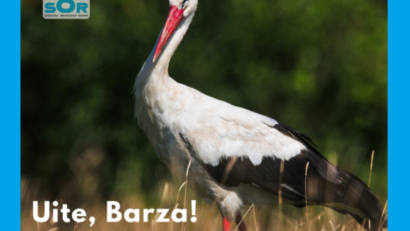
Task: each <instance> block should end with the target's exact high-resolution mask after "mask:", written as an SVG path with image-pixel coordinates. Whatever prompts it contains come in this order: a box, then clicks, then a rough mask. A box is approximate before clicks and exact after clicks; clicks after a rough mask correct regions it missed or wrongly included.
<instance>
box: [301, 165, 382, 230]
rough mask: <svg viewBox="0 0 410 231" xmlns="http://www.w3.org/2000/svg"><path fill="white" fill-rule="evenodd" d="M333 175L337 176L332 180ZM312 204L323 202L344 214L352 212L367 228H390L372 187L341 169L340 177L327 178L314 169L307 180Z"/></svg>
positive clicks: (338, 174)
mask: <svg viewBox="0 0 410 231" xmlns="http://www.w3.org/2000/svg"><path fill="white" fill-rule="evenodd" d="M329 178H333V179H337V180H333V182H332V181H329ZM306 191H307V192H306V195H307V199H308V203H309V204H320V205H323V206H326V207H329V208H332V209H334V210H335V211H337V212H339V213H342V214H350V215H351V216H352V217H354V218H355V219H356V220H357V221H358V222H359V223H360V224H364V228H366V229H367V230H371V231H380V230H382V229H383V228H385V227H387V217H386V216H385V215H384V214H383V207H382V206H381V204H380V202H379V200H378V199H377V197H376V196H375V195H374V193H373V192H372V191H371V190H370V188H369V187H368V186H367V185H366V184H365V183H364V182H363V181H362V180H360V179H359V178H357V177H356V176H354V175H353V174H350V173H348V172H346V171H343V170H341V169H338V168H337V176H327V177H323V176H322V175H321V174H319V173H318V171H316V169H315V168H311V169H310V170H309V171H308V174H307V179H306Z"/></svg>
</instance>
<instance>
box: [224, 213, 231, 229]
mask: <svg viewBox="0 0 410 231" xmlns="http://www.w3.org/2000/svg"><path fill="white" fill-rule="evenodd" d="M222 228H223V231H229V230H230V229H231V222H230V221H229V220H228V218H226V217H225V216H224V215H222Z"/></svg>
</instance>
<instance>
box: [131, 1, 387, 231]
mask: <svg viewBox="0 0 410 231" xmlns="http://www.w3.org/2000/svg"><path fill="white" fill-rule="evenodd" d="M169 2H170V7H171V8H170V12H169V15H168V18H167V20H166V23H165V26H164V28H163V30H162V32H161V33H160V35H159V38H158V40H157V43H156V45H155V48H154V50H153V51H152V52H151V54H150V56H149V57H148V59H147V60H146V62H145V63H144V65H143V67H142V69H141V71H140V72H139V74H138V76H137V78H136V81H135V84H134V91H135V99H136V102H135V115H136V117H137V120H138V125H139V126H140V128H141V129H142V130H143V131H144V133H145V134H146V135H147V137H148V139H149V141H150V143H151V145H152V146H153V147H154V149H155V151H156V152H157V154H158V156H159V158H160V159H161V160H162V161H163V162H164V163H165V164H166V165H167V166H168V167H169V169H170V170H171V172H172V173H173V174H175V175H176V176H177V177H179V178H181V179H185V172H186V170H187V166H188V164H189V163H190V164H191V165H190V168H189V178H188V185H189V186H190V187H191V188H192V189H193V190H194V191H195V192H196V193H198V194H199V195H200V196H202V197H204V198H205V199H207V200H209V201H214V202H215V203H216V204H217V206H218V208H219V210H220V212H221V214H222V218H223V230H224V231H227V230H229V227H230V221H233V220H235V221H236V223H240V225H239V230H241V231H244V230H246V226H245V224H244V223H243V222H240V221H241V220H242V217H241V215H240V209H241V208H242V207H243V206H245V205H250V204H261V205H268V206H272V205H275V204H277V203H278V194H279V192H280V193H281V197H282V198H283V201H284V202H286V203H290V204H292V205H294V206H296V207H304V206H306V204H307V205H323V206H326V207H329V208H332V209H334V210H336V211H338V212H340V213H342V214H346V213H347V214H350V215H352V216H353V217H354V218H355V219H356V220H357V221H358V222H359V223H360V224H362V223H363V222H364V221H365V220H366V221H370V222H366V228H367V229H371V230H375V231H376V230H380V229H381V228H382V227H386V226H387V225H386V222H385V219H386V218H385V216H384V215H383V211H382V210H383V209H382V206H381V205H380V203H379V201H378V199H377V198H376V196H375V195H374V194H373V193H372V192H371V191H370V189H369V188H368V187H367V186H366V184H365V183H363V181H361V180H360V179H358V178H357V177H355V176H354V175H352V174H350V173H348V172H346V171H343V170H341V169H339V168H337V167H335V166H334V165H332V164H331V163H329V162H328V161H327V160H326V159H325V158H324V157H323V156H322V155H321V154H320V153H319V152H318V151H317V150H316V149H315V147H314V145H313V144H312V142H311V140H310V139H309V138H308V137H307V136H305V135H304V134H302V133H300V132H298V131H296V130H294V129H293V128H291V127H288V126H286V125H284V124H282V123H279V122H278V121H276V120H274V119H271V118H269V117H266V116H263V115H260V114H258V113H255V112H252V111H248V110H246V109H243V108H240V107H236V106H233V105H231V104H229V103H226V102H223V101H221V100H218V99H214V98H212V97H209V96H207V95H205V94H203V93H201V92H199V91H197V90H195V89H193V88H190V87H188V86H185V85H183V84H180V83H177V82H176V81H175V80H173V79H172V78H171V77H169V75H168V65H169V62H170V59H171V57H172V56H173V54H174V52H175V50H176V48H177V47H178V45H179V44H180V43H181V41H182V38H183V37H184V35H185V33H186V32H187V30H188V27H189V25H190V23H191V22H192V19H193V18H194V14H195V11H196V9H197V5H198V0H169ZM282 163H283V166H282V167H283V169H282V171H281V169H280V168H281V165H282ZM307 163H309V167H308V170H307V174H306V179H305V171H306V165H307ZM305 180H306V181H305ZM305 184H306V185H305ZM305 188H306V189H307V190H306V191H305ZM382 223H383V225H381V224H382Z"/></svg>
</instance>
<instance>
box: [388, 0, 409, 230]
mask: <svg viewBox="0 0 410 231" xmlns="http://www.w3.org/2000/svg"><path fill="white" fill-rule="evenodd" d="M409 10H410V1H408V0H402V1H397V0H396V1H392V0H390V1H389V2H388V48H389V50H388V127H389V129H388V141H389V142H388V145H389V146H388V169H389V171H388V189H389V193H388V203H389V206H388V207H389V218H388V220H389V223H388V227H389V230H402V229H403V227H405V226H407V225H406V222H407V220H408V214H409V212H408V205H409V202H408V201H409V200H408V199H407V196H409V195H408V194H409V193H408V192H409V189H410V185H409V175H410V172H409V169H410V166H409V163H410V151H409V149H408V148H407V145H408V143H409V141H408V140H409V137H408V136H409V135H408V134H407V133H408V131H409V130H410V123H409V119H410V103H409V102H408V99H409V94H410V89H409V87H410V79H409V78H410V75H409V70H408V69H409V65H410V57H409V55H410V46H409V43H410V16H409V15H410V13H409Z"/></svg>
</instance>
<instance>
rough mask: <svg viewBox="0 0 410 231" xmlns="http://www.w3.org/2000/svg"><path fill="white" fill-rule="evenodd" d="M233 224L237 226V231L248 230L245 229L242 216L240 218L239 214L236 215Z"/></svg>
mask: <svg viewBox="0 0 410 231" xmlns="http://www.w3.org/2000/svg"><path fill="white" fill-rule="evenodd" d="M235 222H236V224H237V225H238V226H239V227H238V230H239V231H248V229H247V228H246V225H245V221H243V220H242V216H241V213H240V212H237V213H236V216H235Z"/></svg>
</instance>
